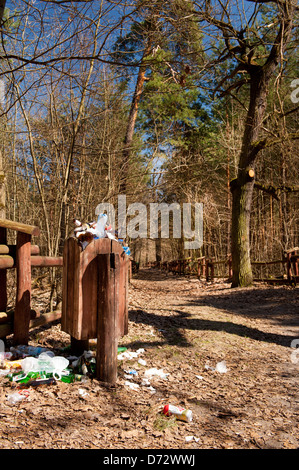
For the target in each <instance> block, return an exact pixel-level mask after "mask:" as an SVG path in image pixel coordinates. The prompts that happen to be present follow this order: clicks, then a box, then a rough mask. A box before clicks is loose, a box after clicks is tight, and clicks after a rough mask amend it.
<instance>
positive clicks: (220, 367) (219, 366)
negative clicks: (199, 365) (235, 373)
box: [205, 361, 228, 374]
mask: <svg viewBox="0 0 299 470" xmlns="http://www.w3.org/2000/svg"><path fill="white" fill-rule="evenodd" d="M205 369H208V370H212V371H214V372H215V371H216V372H220V374H225V373H226V372H227V371H228V369H227V367H226V362H225V361H221V362H217V364H216V367H211V366H209V365H208V364H206V365H205Z"/></svg>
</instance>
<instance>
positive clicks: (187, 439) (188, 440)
mask: <svg viewBox="0 0 299 470" xmlns="http://www.w3.org/2000/svg"><path fill="white" fill-rule="evenodd" d="M199 440H200V439H199V437H195V436H186V437H185V441H186V442H191V441H195V442H198V441H199Z"/></svg>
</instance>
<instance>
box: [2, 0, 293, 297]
mask: <svg viewBox="0 0 299 470" xmlns="http://www.w3.org/2000/svg"><path fill="white" fill-rule="evenodd" d="M1 15H2V26H1V38H2V41H1V63H0V75H1V76H0V80H1V82H0V85H1V88H0V91H1V136H2V138H1V148H0V155H1V159H0V173H1V213H0V215H1V218H7V219H10V220H15V221H19V222H23V223H27V224H32V225H37V226H39V227H40V229H41V235H40V237H39V240H38V243H39V246H40V249H41V253H42V254H46V255H48V256H61V254H62V250H63V244H64V240H65V239H66V238H67V237H68V236H69V235H70V234H71V233H72V231H73V229H74V225H73V220H74V219H78V220H80V221H91V220H94V218H95V208H96V207H97V205H98V204H100V203H105V202H106V203H110V204H113V205H116V206H117V197H118V195H119V194H125V195H126V201H127V204H130V203H135V202H138V203H142V204H145V205H146V207H149V205H150V204H151V203H153V202H155V203H167V204H172V203H178V204H180V206H182V205H183V204H184V203H189V204H191V205H192V204H195V203H201V204H202V205H203V244H202V246H201V247H200V248H198V249H196V250H184V246H183V243H182V242H183V240H182V238H181V239H178V238H174V237H171V236H170V237H169V239H167V240H166V239H165V240H164V239H161V236H158V238H155V239H153V238H151V237H150V234H149V235H148V237H147V239H146V240H141V239H134V240H133V239H128V240H127V242H128V245H129V246H130V249H131V253H132V256H133V258H134V259H135V260H136V261H137V262H139V263H141V265H142V264H146V263H147V262H155V261H162V262H163V261H171V260H174V259H184V258H187V257H191V258H194V259H196V258H197V257H201V256H206V257H209V258H213V259H215V260H216V261H217V260H221V259H224V258H226V257H227V256H230V255H231V256H232V268H233V285H234V286H246V285H251V283H252V279H253V277H254V276H256V275H257V274H256V273H255V272H253V271H254V269H256V268H255V267H253V266H252V265H251V263H252V262H262V261H270V260H277V259H281V258H283V256H284V254H285V252H287V251H288V250H290V249H293V248H294V247H297V246H298V245H299V242H298V217H299V213H298V210H299V207H298V189H299V188H298V137H299V134H298V101H299V91H298V90H299V79H298V76H297V75H298V69H297V59H296V57H297V54H298V6H297V2H295V1H294V0H276V1H268V0H242V1H233V0H226V1H221V0H215V1H212V0H205V1H192V0H172V1H169V2H168V1H161V0H155V1H146V0H138V1H137V0H136V1H135V0H118V1H109V0H100V1H97V0H96V1H88V0H85V1H50V0H41V1H22V0H12V1H6V2H5V1H2V2H1ZM132 215H133V214H131V217H132ZM116 228H117V227H116ZM148 230H149V228H148ZM148 233H149V232H148ZM271 269H272V271H271V272H270V274H271V275H273V276H277V275H278V276H279V275H282V274H283V268H282V267H281V266H280V267H279V268H278V270H277V269H276V268H274V267H272V268H271ZM271 269H270V270H271ZM275 269H276V271H275ZM52 271H53V272H52ZM52 271H51V280H50V281H51V283H52V285H53V286H54V290H55V289H56V288H57V286H58V285H59V283H60V270H55V269H53V270H52ZM39 272H40V271H39Z"/></svg>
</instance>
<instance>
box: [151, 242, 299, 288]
mask: <svg viewBox="0 0 299 470" xmlns="http://www.w3.org/2000/svg"><path fill="white" fill-rule="evenodd" d="M298 251H299V248H298V247H295V248H291V249H289V250H287V251H286V252H285V256H284V257H283V258H282V259H278V260H270V261H252V262H251V264H252V266H254V267H261V268H262V267H265V266H266V267H267V266H271V265H282V266H284V267H285V269H284V272H283V274H282V275H281V276H280V278H277V279H275V278H273V277H271V278H262V277H256V278H255V279H254V280H256V281H259V280H263V281H269V282H273V283H274V282H276V283H283V282H285V281H287V282H291V283H296V282H297V281H299V270H298V261H299V254H298ZM149 266H151V267H157V268H159V269H161V270H163V271H166V272H170V273H173V274H174V275H183V276H185V275H196V276H197V277H198V278H199V279H201V278H203V279H205V280H206V281H213V280H214V279H215V278H216V277H221V278H225V277H227V278H228V279H229V280H230V279H232V260H231V256H230V255H229V256H227V258H225V259H223V260H215V259H213V258H207V257H204V256H203V257H201V258H196V259H191V258H186V259H178V260H172V261H165V262H161V263H150V264H149ZM220 267H223V268H224V270H223V271H224V272H225V274H224V273H223V274H222V275H221V276H219V275H218V276H217V275H216V270H217V269H219V268H220Z"/></svg>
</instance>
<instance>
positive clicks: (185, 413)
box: [163, 404, 192, 423]
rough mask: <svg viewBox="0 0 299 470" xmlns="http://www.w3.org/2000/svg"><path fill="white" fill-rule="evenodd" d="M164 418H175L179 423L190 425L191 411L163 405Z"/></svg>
mask: <svg viewBox="0 0 299 470" xmlns="http://www.w3.org/2000/svg"><path fill="white" fill-rule="evenodd" d="M163 413H164V414H165V416H175V417H176V418H177V419H179V420H180V421H186V422H188V423H190V422H191V421H192V411H191V410H187V409H186V408H182V407H181V406H174V405H170V404H168V405H165V406H164V408H163Z"/></svg>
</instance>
